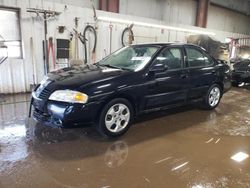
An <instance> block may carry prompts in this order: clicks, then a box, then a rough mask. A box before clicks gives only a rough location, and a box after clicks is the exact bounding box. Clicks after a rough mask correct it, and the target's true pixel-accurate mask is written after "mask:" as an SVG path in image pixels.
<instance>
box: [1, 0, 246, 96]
mask: <svg viewBox="0 0 250 188" xmlns="http://www.w3.org/2000/svg"><path fill="white" fill-rule="evenodd" d="M36 2H37V3H36ZM41 2H42V1H32V0H22V2H20V1H15V0H10V1H7V0H4V1H3V0H2V1H1V0H0V5H5V6H11V7H13V6H14V5H15V7H19V8H21V29H22V40H23V49H24V54H25V55H24V58H23V59H8V60H7V61H6V62H4V63H3V64H2V65H0V93H18V92H26V91H29V90H30V84H32V83H33V65H32V57H33V58H34V63H35V66H36V70H35V74H36V75H37V80H38V82H39V81H41V79H42V78H43V77H44V69H43V55H42V54H43V52H42V40H43V39H44V35H43V33H44V30H43V24H42V21H41V19H38V18H36V17H35V15H34V14H31V13H27V12H26V8H27V7H37V8H42V7H43V8H45V9H51V10H56V11H59V12H62V14H61V15H60V16H58V18H57V19H56V20H51V21H49V23H48V36H51V37H53V38H65V39H68V38H69V32H65V33H64V34H59V33H58V32H57V29H56V28H57V26H59V25H65V26H66V27H67V28H68V29H69V30H72V28H73V27H74V21H73V20H74V18H75V17H80V22H79V30H80V31H83V28H84V27H85V25H86V22H90V23H93V22H94V20H93V12H92V9H89V8H82V7H79V6H72V5H68V8H67V10H65V9H64V8H65V7H64V4H61V3H55V2H51V1H47V2H45V3H42V4H41ZM3 3H4V4H3ZM97 14H98V16H106V17H111V18H120V19H127V20H131V23H132V21H133V20H135V21H140V22H146V23H153V24H167V23H166V22H163V21H159V20H154V19H149V18H144V17H136V16H128V15H123V14H115V13H109V12H103V11H97ZM110 25H112V26H113V29H112V30H113V31H112V36H113V37H112V45H111V46H112V49H111V51H115V50H116V49H118V48H120V47H121V46H122V45H121V33H122V30H123V29H124V28H125V27H126V26H127V24H119V23H109V22H104V21H99V22H98V31H97V32H98V41H97V52H96V56H97V60H100V59H102V58H103V57H105V56H106V55H108V54H109V51H110V39H109V37H110ZM175 26H177V27H185V28H189V29H196V30H201V31H212V32H214V33H216V36H215V38H216V39H218V40H221V41H223V42H224V40H225V36H226V37H230V36H231V37H244V36H245V35H242V34H237V33H229V32H223V31H217V30H207V29H202V28H197V27H193V26H190V25H184V24H175ZM133 31H134V34H135V36H136V37H135V42H136V43H142V42H154V41H156V42H170V41H180V42H185V41H186V37H187V36H188V35H189V34H190V33H186V32H176V31H169V30H161V29H156V28H150V27H142V26H136V25H135V26H134V28H133ZM31 37H32V38H33V41H34V53H33V56H32V53H31V51H32V50H31V47H30V38H31ZM80 49H82V48H81V46H80ZM80 58H83V50H82V51H81V53H80Z"/></svg>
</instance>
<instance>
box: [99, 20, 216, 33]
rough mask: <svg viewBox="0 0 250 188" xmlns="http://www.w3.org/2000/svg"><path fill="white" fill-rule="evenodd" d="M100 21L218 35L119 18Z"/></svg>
mask: <svg viewBox="0 0 250 188" xmlns="http://www.w3.org/2000/svg"><path fill="white" fill-rule="evenodd" d="M98 20H100V21H106V22H115V23H121V24H134V25H138V26H145V27H153V28H159V29H167V30H173V31H181V32H188V33H193V34H203V35H213V36H214V35H216V34H215V33H213V32H208V31H200V30H194V29H186V28H180V27H173V26H166V25H159V24H150V23H146V22H138V21H131V20H125V19H119V18H110V17H102V16H101V17H98Z"/></svg>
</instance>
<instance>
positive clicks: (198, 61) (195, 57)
mask: <svg viewBox="0 0 250 188" xmlns="http://www.w3.org/2000/svg"><path fill="white" fill-rule="evenodd" d="M186 52H187V60H188V66H189V67H207V66H211V65H213V64H214V61H213V60H212V58H211V57H209V56H208V55H206V54H205V53H203V52H201V51H199V50H198V49H195V48H192V47H186Z"/></svg>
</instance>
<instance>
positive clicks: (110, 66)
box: [98, 64, 131, 71]
mask: <svg viewBox="0 0 250 188" xmlns="http://www.w3.org/2000/svg"><path fill="white" fill-rule="evenodd" d="M98 66H105V67H109V68H115V69H120V70H130V71H131V69H129V68H125V67H117V66H114V65H110V64H98Z"/></svg>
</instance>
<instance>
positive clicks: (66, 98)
mask: <svg viewBox="0 0 250 188" xmlns="http://www.w3.org/2000/svg"><path fill="white" fill-rule="evenodd" d="M49 100H53V101H61V102H68V103H81V104H85V103H86V102H87V101H88V95H86V94H85V93H81V92H79V91H72V90H57V91H55V92H53V93H52V94H51V95H50V97H49Z"/></svg>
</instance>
